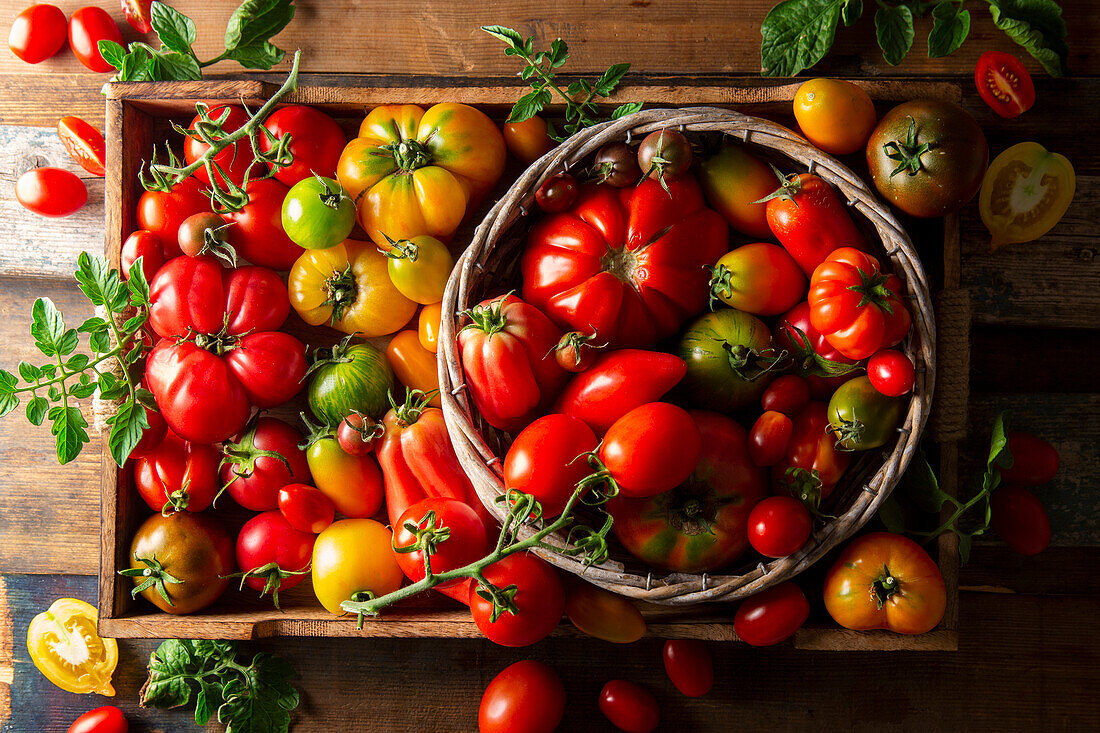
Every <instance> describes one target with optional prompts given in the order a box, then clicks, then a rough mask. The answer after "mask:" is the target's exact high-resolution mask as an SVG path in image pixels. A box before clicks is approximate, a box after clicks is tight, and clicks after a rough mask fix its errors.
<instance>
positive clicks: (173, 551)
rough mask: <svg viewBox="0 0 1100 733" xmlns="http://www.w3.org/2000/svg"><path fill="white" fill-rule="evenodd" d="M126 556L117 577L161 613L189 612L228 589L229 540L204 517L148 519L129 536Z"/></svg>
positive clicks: (176, 515)
mask: <svg viewBox="0 0 1100 733" xmlns="http://www.w3.org/2000/svg"><path fill="white" fill-rule="evenodd" d="M129 557H130V568H131V569H130V570H123V571H122V574H123V575H126V576H129V577H131V578H132V580H133V581H134V590H133V591H132V594H133V596H134V597H135V598H136V597H137V596H138V594H139V593H140V594H141V595H142V596H144V597H145V599H146V600H147V601H149V602H151V603H152V604H153V605H155V606H156V607H157V608H159V609H160V610H162V611H164V612H165V613H172V614H183V613H194V612H195V611H198V610H200V609H203V608H206V607H207V606H209V605H210V604H211V603H213V602H214V601H216V600H218V598H219V597H221V594H222V593H224V592H225V589H226V588H227V587H228V586H229V580H228V578H227V577H226V576H228V575H229V574H230V573H231V572H233V538H232V537H230V536H229V533H228V532H226V531H225V529H224V528H223V527H222V525H221V524H220V523H219V522H218V521H217V520H216V519H214V518H213V517H211V516H210V515H209V514H205V513H203V514H192V513H191V512H173V513H172V514H169V515H167V516H164V515H162V514H154V515H153V516H151V517H149V518H148V519H146V520H145V521H144V522H143V523H142V525H141V526H140V527H138V530H137V532H135V533H134V539H133V541H132V542H131V543H130V555H129ZM139 588H140V589H141V590H138V589H139Z"/></svg>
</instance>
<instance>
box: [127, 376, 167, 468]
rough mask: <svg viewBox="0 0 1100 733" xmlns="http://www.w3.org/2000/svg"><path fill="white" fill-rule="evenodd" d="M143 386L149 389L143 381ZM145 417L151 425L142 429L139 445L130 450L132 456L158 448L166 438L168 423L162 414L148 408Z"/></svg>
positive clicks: (135, 456)
mask: <svg viewBox="0 0 1100 733" xmlns="http://www.w3.org/2000/svg"><path fill="white" fill-rule="evenodd" d="M141 386H142V388H144V389H148V387H146V385H145V384H144V383H142V385H141ZM145 418H146V422H148V423H149V427H147V428H145V429H144V430H142V431H141V440H139V441H138V443H137V445H135V446H134V449H133V450H132V451H130V457H131V458H138V457H140V456H143V455H145V454H146V453H148V452H149V451H151V450H152V449H153V448H156V447H157V446H158V445H160V443H161V441H162V440H164V436H165V434H166V433H167V432H168V424H167V423H166V422H164V418H163V417H161V414H160V413H159V412H157V411H156V410H148V409H147V410H146V411H145Z"/></svg>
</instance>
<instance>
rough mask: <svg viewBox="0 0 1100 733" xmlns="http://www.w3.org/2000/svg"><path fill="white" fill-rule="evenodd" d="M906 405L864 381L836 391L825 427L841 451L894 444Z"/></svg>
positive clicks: (856, 380) (862, 378)
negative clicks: (834, 438)
mask: <svg viewBox="0 0 1100 733" xmlns="http://www.w3.org/2000/svg"><path fill="white" fill-rule="evenodd" d="M905 405H906V401H905V400H903V399H901V398H900V397H888V396H887V395H884V394H882V393H881V392H879V391H878V390H877V389H875V388H874V387H873V386H872V385H871V380H870V379H868V378H867V377H856V378H855V379H852V380H850V381H848V382H845V383H844V384H842V385H840V387H838V388H837V391H836V392H834V393H833V396H832V399H830V400H829V425H830V426H831V428H832V431H833V432H834V433H835V434H836V438H837V441H838V442H839V443H840V447H841V448H842V449H843V450H848V451H855V450H870V449H871V448H878V447H880V446H883V445H886V444H887V443H889V442H891V441H892V440H894V439H895V438H896V437H897V435H898V432H897V427H898V425H899V424H900V423H901V420H902V417H903V414H902V411H903V408H904V407H905Z"/></svg>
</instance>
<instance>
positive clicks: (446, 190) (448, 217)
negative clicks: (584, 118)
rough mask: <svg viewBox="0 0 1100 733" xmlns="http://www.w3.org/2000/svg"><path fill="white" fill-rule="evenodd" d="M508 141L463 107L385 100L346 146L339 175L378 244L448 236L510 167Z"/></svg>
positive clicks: (362, 222)
mask: <svg viewBox="0 0 1100 733" xmlns="http://www.w3.org/2000/svg"><path fill="white" fill-rule="evenodd" d="M504 158H505V148H504V138H503V137H502V136H501V134H500V130H498V129H497V126H496V124H494V123H493V121H492V120H490V119H489V118H488V117H487V116H485V114H484V113H482V112H479V111H478V110H476V109H474V108H473V107H469V106H467V105H465V104H437V105H435V106H433V107H431V108H430V109H429V110H428V111H427V112H425V111H424V110H423V109H422V108H420V107H417V106H415V105H411V104H406V105H383V106H380V107H375V108H374V109H372V110H371V111H370V113H369V114H367V117H366V119H364V120H363V124H362V125H360V127H359V137H357V138H355V139H354V140H352V141H351V142H349V143H348V144H347V146H346V147H345V148H344V151H343V152H342V153H341V154H340V160H339V162H338V164H337V171H336V172H337V178H339V179H340V183H342V184H343V185H344V188H345V189H347V191H348V193H349V194H350V195H351V196H352V197H353V198H354V199H355V200H356V203H357V205H358V207H359V223H360V225H362V227H363V229H364V230H365V231H366V232H367V234H368V235H370V238H371V239H373V240H374V241H375V242H376V243H377V244H379V245H384V244H385V243H386V239H385V237H383V236H382V233H383V232H385V233H386V234H387V235H389V236H390V237H393V238H394V239H408V238H410V237H416V236H419V235H421V234H427V235H429V236H432V237H435V238H436V239H440V240H443V241H447V240H449V239H450V238H451V236H452V235H453V234H454V232H455V230H456V229H458V225H459V224H460V223H461V222H462V220H463V219H464V218H465V216H466V213H467V210H470V211H472V210H473V208H474V206H476V204H477V202H478V201H480V200H481V198H482V197H484V196H485V195H486V194H487V193H488V192H489V191H490V190H491V189H492V188H493V186H494V185H496V182H497V180H498V179H499V178H500V175H501V173H502V172H503V171H504Z"/></svg>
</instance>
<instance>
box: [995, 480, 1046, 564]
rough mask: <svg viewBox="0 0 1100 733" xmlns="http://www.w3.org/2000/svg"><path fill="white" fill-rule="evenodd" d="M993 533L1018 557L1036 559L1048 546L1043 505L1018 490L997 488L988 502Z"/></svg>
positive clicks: (1021, 489) (1010, 487) (1025, 491)
mask: <svg viewBox="0 0 1100 733" xmlns="http://www.w3.org/2000/svg"><path fill="white" fill-rule="evenodd" d="M990 511H991V519H990V522H991V524H992V525H993V531H994V532H996V533H997V536H999V537H1000V538H1001V539H1002V540H1004V541H1005V544H1006V545H1008V546H1009V547H1011V548H1012V549H1013V550H1015V551H1016V552H1018V553H1020V554H1021V555H1038V554H1039V553H1040V552H1042V551H1043V550H1045V549H1046V548H1047V545H1049V544H1050V534H1051V533H1050V518H1049V517H1048V516H1047V510H1046V509H1045V508H1044V507H1043V503H1042V502H1041V501H1039V499H1038V498H1037V497H1036V496H1035V494H1033V493H1031V492H1030V491H1028V490H1027V489H1025V488H1024V487H1022V486H1009V485H1006V486H1001V487H999V488H998V489H997V490H996V491H994V492H993V499H992V500H991V502H990Z"/></svg>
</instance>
